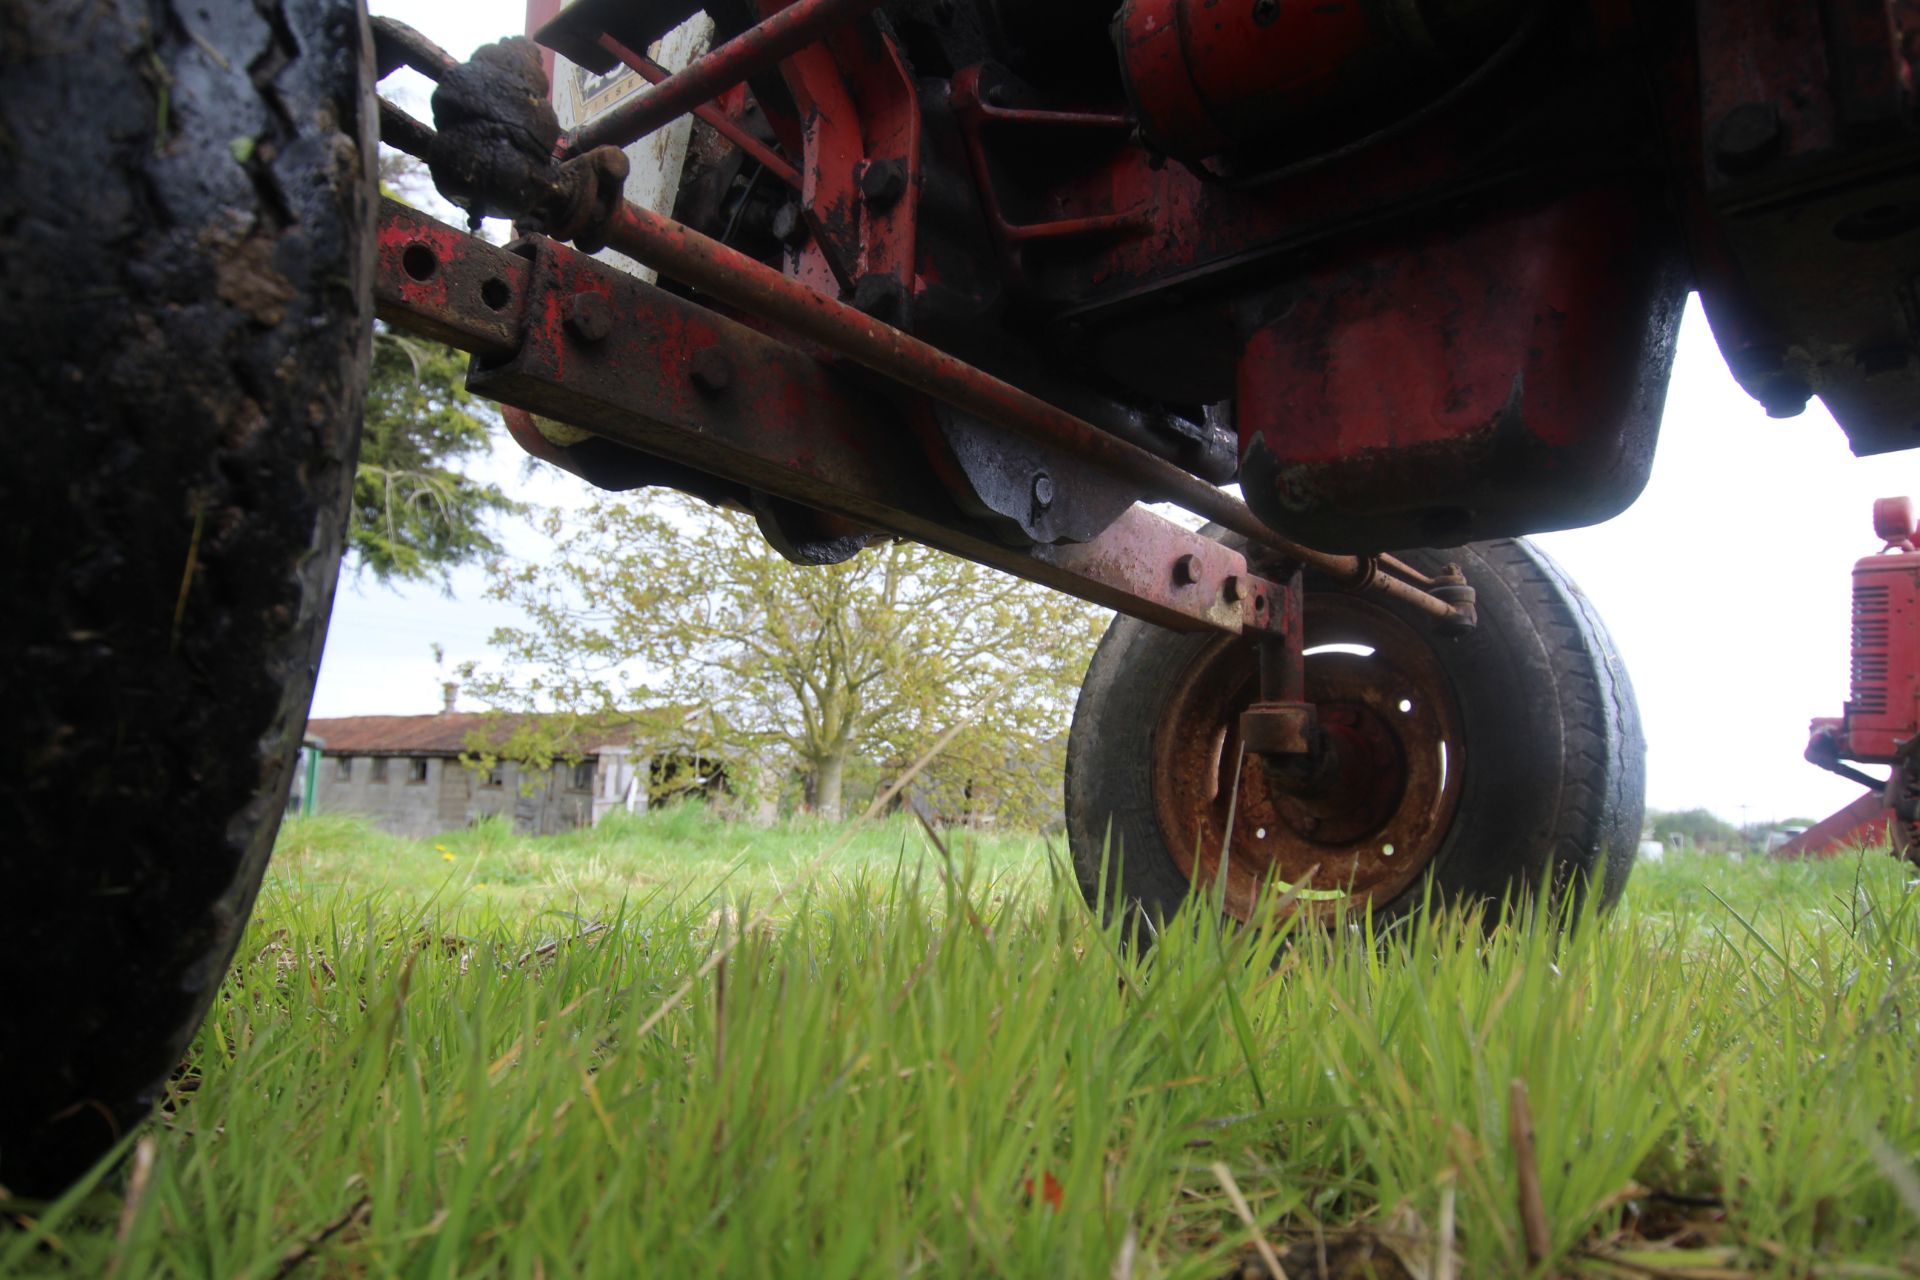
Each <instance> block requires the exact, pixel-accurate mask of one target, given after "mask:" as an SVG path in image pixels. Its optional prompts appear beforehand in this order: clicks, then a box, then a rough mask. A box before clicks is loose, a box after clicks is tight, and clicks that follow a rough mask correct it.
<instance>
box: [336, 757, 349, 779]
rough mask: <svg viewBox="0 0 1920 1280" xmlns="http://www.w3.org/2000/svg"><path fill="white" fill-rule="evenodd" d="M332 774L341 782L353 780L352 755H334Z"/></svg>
mask: <svg viewBox="0 0 1920 1280" xmlns="http://www.w3.org/2000/svg"><path fill="white" fill-rule="evenodd" d="M333 776H334V777H336V778H338V779H339V780H340V781H342V782H352V781H353V757H352V756H335V757H334V758H333Z"/></svg>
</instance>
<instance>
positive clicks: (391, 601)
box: [313, 0, 1920, 821]
mask: <svg viewBox="0 0 1920 1280" xmlns="http://www.w3.org/2000/svg"><path fill="white" fill-rule="evenodd" d="M372 7H373V10H374V12H376V13H384V14H390V15H391V16H393V17H396V18H398V19H400V20H401V21H403V22H407V23H410V24H411V25H413V26H415V27H417V28H419V29H420V30H421V31H422V32H423V33H425V34H426V35H427V36H429V37H430V38H432V39H434V40H436V41H437V42H439V43H440V44H441V45H443V46H445V47H446V48H447V49H448V50H449V51H450V52H452V53H453V54H454V55H455V56H458V57H465V56H467V55H468V54H469V53H470V52H471V51H472V50H473V48H474V47H475V46H476V45H478V44H481V43H484V42H485V41H488V40H492V39H497V38H499V37H500V36H501V35H505V34H511V33H515V32H518V31H520V30H521V29H522V28H523V27H524V25H525V22H524V16H523V14H524V11H523V8H522V6H521V5H519V4H513V3H500V2H499V0H463V3H460V4H457V5H455V4H448V3H445V2H444V0H375V3H374V4H373V6H372ZM476 470H477V471H478V472H480V473H483V474H485V475H487V476H488V477H489V478H493V479H496V480H498V481H499V482H500V483H501V484H503V485H504V486H506V487H507V488H508V489H509V490H510V491H513V492H515V493H516V494H517V495H519V496H521V497H525V498H528V499H529V500H531V501H534V502H539V503H544V504H549V505H570V504H572V503H576V502H578V501H580V500H581V499H582V497H583V492H584V485H583V484H582V483H581V482H578V481H575V480H573V479H572V478H571V477H567V476H564V475H561V474H559V473H558V472H555V471H554V470H553V469H551V468H548V467H545V466H541V467H539V469H538V472H536V473H535V474H532V475H526V474H523V473H524V471H525V469H524V468H523V467H522V465H521V462H520V460H519V456H518V454H517V451H515V450H514V449H513V447H512V446H511V445H510V444H507V443H505V441H504V438H503V441H502V444H501V447H500V448H499V449H497V450H496V452H495V454H494V456H493V457H492V458H491V459H489V460H487V461H486V462H485V463H484V464H482V465H481V466H480V467H478V468H476ZM1903 493H1920V454H1914V453H1897V454H1890V455H1884V456H1881V457H1877V458H1855V457H1853V456H1852V454H1851V453H1849V452H1848V450H1847V444H1846V438H1845V437H1844V436H1843V435H1842V433H1841V431H1840V429H1839V427H1838V426H1837V425H1836V424H1835V423H1834V421H1833V419H1832V418H1831V417H1829V416H1828V415H1827V413H1826V411H1825V410H1824V409H1822V408H1821V407H1820V404H1819V402H1818V401H1815V402H1814V403H1813V404H1812V405H1811V406H1810V407H1809V408H1808V411H1807V412H1806V413H1805V414H1804V415H1802V416H1801V417H1798V418H1792V419H1788V420H1786V421H1780V422H1776V421H1774V420H1772V419H1770V418H1768V417H1767V416H1766V415H1765V414H1764V413H1763V412H1762V411H1761V409H1760V407H1759V406H1758V405H1757V404H1755V403H1754V402H1753V401H1752V400H1751V399H1749V398H1748V397H1747V395H1746V394H1745V393H1744V392H1742V391H1741V390H1740V388H1739V387H1738V386H1737V385H1736V384H1735V383H1734V381H1733V378H1732V376H1731V375H1730V374H1729V373H1728V372H1727V368H1726V365H1725V363H1724V362H1723V361H1722V360H1721V358H1720V353H1719V351H1718V350H1717V349H1716V348H1715V346H1714V343H1713V338H1712V335H1711V334H1710V333H1709V331H1708V329H1707V325H1706V321H1705V319H1704V317H1703V316H1702V315H1701V313H1700V310H1699V307H1698V305H1697V304H1695V305H1690V306H1689V308H1688V311H1687V316H1686V322H1685V325H1684V326H1683V328H1682V330H1681V337H1680V353H1679V358H1678V361H1677V363H1676V365H1675V368H1674V372H1673V382H1672V385H1671V387H1670V389H1669V391H1668V394H1667V410H1666V418H1665V421H1664V423H1663V424H1662V427H1661V432H1660V444H1659V449H1658V452H1657V453H1656V454H1655V457H1654V466H1653V478H1652V481H1651V482H1650V483H1649V484H1648V485H1647V489H1646V492H1645V493H1644V494H1643V495H1642V496H1641V498H1640V500H1639V501H1638V502H1637V503H1636V504H1635V505H1634V506H1633V507H1632V508H1631V509H1630V510H1628V511H1627V512H1626V514H1624V515H1622V516H1619V517H1618V518H1616V519H1614V520H1611V521H1609V522H1608V523H1606V524H1604V525H1599V526H1596V527H1594V528H1591V529H1580V530H1574V531H1571V532H1566V533H1554V534H1545V535H1542V536H1540V537H1539V538H1538V539H1537V541H1538V542H1539V544H1540V545H1541V546H1543V547H1545V548H1546V549H1547V550H1548V551H1549V552H1550V553H1551V554H1552V555H1553V556H1554V557H1555V558H1556V559H1558V560H1559V561H1560V563H1561V564H1562V565H1563V566H1564V567H1565V568H1566V569H1567V570H1568V572H1569V573H1571V574H1572V575H1573V577H1574V579H1575V580H1576V581H1577V582H1578V583H1579V584H1580V585H1581V587H1582V588H1584V589H1585V590H1586V592H1587V593H1588V595H1589V596H1591V597H1592V599H1593V600H1594V602H1595V603H1596V604H1597V605H1598V607H1599V609H1600V612H1601V614H1602V615H1603V616H1604V617H1605V618H1606V621H1607V625H1608V626H1609V627H1610V628H1611V630H1612V632H1613V635H1614V638H1615V639H1616V640H1617V641H1618V642H1619V645H1620V649H1621V651H1622V653H1623V654H1624V656H1625V658H1626V661H1627V666H1628V669H1629V670H1630V671H1631V672H1632V675H1633V683H1634V687H1635V689H1636V690H1637V692H1638V694H1639V699H1640V711H1641V715H1642V718H1643V719H1644V721H1645V724H1646V730H1647V741H1648V787H1647V800H1648V803H1649V804H1651V805H1654V806H1656V807H1659V808H1663V809H1677V808H1690V807H1692V806H1694V805H1705V806H1707V807H1709V808H1711V809H1714V810H1715V811H1717V812H1718V813H1720V814H1721V815H1722V816H1724V817H1727V818H1729V819H1732V820H1735V821H1739V820H1743V819H1751V820H1755V821H1758V820H1761V819H1770V818H1786V817H1789V816H1796V815H1797V816H1812V817H1821V816H1824V815H1826V814H1827V813H1829V812H1831V811H1832V810H1834V809H1836V808H1838V807H1839V806H1840V805H1843V804H1845V803H1847V802H1848V801H1849V800H1851V799H1853V798H1854V797H1855V796H1856V795H1857V794H1858V793H1859V792H1858V788H1856V787H1854V786H1853V785H1852V784H1850V783H1847V782H1844V781H1842V780H1841V779H1838V778H1835V777H1832V776H1830V775H1827V774H1824V773H1821V772H1820V771H1819V770H1817V769H1815V768H1814V767H1813V766H1812V765H1809V764H1807V763H1805V762H1804V761H1803V760H1801V758H1800V752H1801V750H1802V748H1803V747H1804V746H1805V744H1806V725H1807V720H1808V718H1809V717H1811V716H1815V715H1838V714H1839V713H1840V705H1841V702H1842V701H1843V700H1844V699H1845V697H1846V694H1847V656H1848V655H1847V645H1848V604H1849V598H1850V594H1849V593H1850V586H1849V578H1848V574H1849V571H1850V569H1851V567H1852V564H1853V561H1854V560H1855V559H1856V558H1858V557H1860V556H1862V555H1867V554H1870V553H1871V552H1873V551H1875V550H1877V549H1878V543H1877V542H1876V541H1875V540H1874V537H1873V530H1872V524H1871V519H1870V508H1871V506H1872V502H1873V499H1874V498H1877V497H1884V496H1890V495H1894V494H1903ZM508 535H509V536H508V539H507V540H508V542H509V546H510V550H512V551H513V552H514V553H515V554H518V555H522V556H534V555H538V554H539V553H540V548H541V543H540V540H539V538H538V537H537V536H536V535H535V534H533V533H532V532H531V531H530V530H523V529H514V530H509V531H508ZM483 585H484V576H483V575H482V574H481V573H480V572H479V571H477V570H466V571H462V572H460V573H458V574H456V575H455V577H454V580H453V594H452V596H451V597H448V596H445V595H443V594H442V593H441V592H440V591H439V590H438V589H437V588H434V587H418V588H412V589H408V590H405V591H390V590H386V589H383V588H380V587H378V586H375V585H373V584H372V583H371V582H358V583H356V582H355V581H353V580H352V579H351V578H347V579H343V580H342V583H341V589H340V594H339V598H338V600H337V601H336V603H335V605H334V613H333V625H332V630H331V632H330V634H329V636H328V640H327V650H326V657H325V659H324V661H323V662H322V664H321V668H320V683H319V689H318V691H317V693H316V694H315V697H314V706H313V714H314V715H315V716H338V715H362V714H379V713H387V714H405V713H417V712H428V711H433V710H435V709H437V708H438V706H439V701H440V690H439V681H440V680H441V679H443V678H445V677H443V675H442V674H441V672H440V670H439V669H436V667H435V664H434V660H433V654H432V648H433V646H434V645H435V644H438V645H440V646H442V647H443V648H444V650H445V651H446V665H447V668H449V669H450V668H451V667H452V666H454V665H455V664H457V663H459V662H461V661H463V660H466V659H470V658H471V659H485V658H486V657H487V656H488V648H487V638H488V636H489V634H490V633H491V632H492V630H493V629H494V628H495V627H497V626H501V625H504V624H510V623H511V622H512V621H513V620H514V616H513V614H512V613H511V612H509V611H508V610H506V609H504V608H503V607H502V606H500V605H497V604H493V603H491V602H488V601H485V600H483V599H482V598H481V592H482V588H483Z"/></svg>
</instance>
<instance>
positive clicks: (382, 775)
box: [367, 756, 387, 782]
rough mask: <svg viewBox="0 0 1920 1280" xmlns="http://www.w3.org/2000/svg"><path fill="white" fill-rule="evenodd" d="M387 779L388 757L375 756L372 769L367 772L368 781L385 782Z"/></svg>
mask: <svg viewBox="0 0 1920 1280" xmlns="http://www.w3.org/2000/svg"><path fill="white" fill-rule="evenodd" d="M386 780H387V758H386V757H385V756H375V757H374V758H373V768H372V769H370V770H369V771H368V773H367V781H368V782H385V781H386Z"/></svg>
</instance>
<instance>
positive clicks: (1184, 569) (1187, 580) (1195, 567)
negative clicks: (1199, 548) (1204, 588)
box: [1173, 553, 1200, 587]
mask: <svg viewBox="0 0 1920 1280" xmlns="http://www.w3.org/2000/svg"><path fill="white" fill-rule="evenodd" d="M1173 580H1174V582H1176V583H1178V584H1179V585H1180V586H1183V587H1190V586H1192V585H1193V584H1194V583H1196V582H1198V581H1200V557H1198V556H1196V555H1193V554H1192V553H1188V554H1187V555H1183V556H1181V557H1180V558H1179V559H1178V560H1175V561H1174V562H1173Z"/></svg>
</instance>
